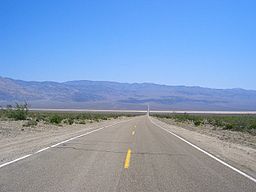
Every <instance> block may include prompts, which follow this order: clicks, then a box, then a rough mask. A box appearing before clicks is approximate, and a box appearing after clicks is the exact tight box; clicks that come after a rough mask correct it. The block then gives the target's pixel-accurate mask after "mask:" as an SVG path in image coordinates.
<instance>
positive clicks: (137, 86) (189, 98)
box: [0, 77, 256, 111]
mask: <svg viewBox="0 0 256 192" xmlns="http://www.w3.org/2000/svg"><path fill="white" fill-rule="evenodd" d="M24 101H26V102H28V103H29V105H30V106H31V107H33V108H80V109H134V110H135V109H146V108H147V104H149V105H150V108H151V109H155V110H244V111H247V110H248V111H249V110H256V91H253V90H244V89H210V88H202V87H187V86H167V85H158V84H152V83H132V84H129V83H117V82H108V81H87V80H81V81H68V82H64V83H58V82H35V81H22V80H14V79H10V78H3V77H0V105H1V106H5V105H6V104H14V103H15V102H18V103H20V102H24Z"/></svg>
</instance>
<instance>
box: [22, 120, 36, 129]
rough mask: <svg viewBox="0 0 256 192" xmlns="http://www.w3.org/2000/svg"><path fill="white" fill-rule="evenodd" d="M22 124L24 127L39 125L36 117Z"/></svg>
mask: <svg viewBox="0 0 256 192" xmlns="http://www.w3.org/2000/svg"><path fill="white" fill-rule="evenodd" d="M22 126H23V127H34V126H37V121H36V120H34V119H30V120H28V121H27V122H25V123H24V124H23V125H22Z"/></svg>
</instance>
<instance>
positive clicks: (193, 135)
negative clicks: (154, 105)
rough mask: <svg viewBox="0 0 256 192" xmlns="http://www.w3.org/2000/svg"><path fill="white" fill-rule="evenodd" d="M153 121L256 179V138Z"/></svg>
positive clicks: (161, 119)
mask: <svg viewBox="0 0 256 192" xmlns="http://www.w3.org/2000/svg"><path fill="white" fill-rule="evenodd" d="M152 120H153V121H154V122H156V123H157V124H159V125H161V126H162V127H164V128H166V129H168V130H170V131H172V132H173V133H175V134H177V135H179V136H181V137H183V138H184V139H186V140H188V141H190V142H191V143H193V144H195V145H197V146H199V147H200V148H202V149H204V150H206V151H208V152H210V153H212V154H214V155H215V156H217V157H218V158H220V159H222V160H224V161H225V162H228V163H230V164H231V165H233V166H235V167H236V168H238V169H240V170H242V171H244V172H246V173H248V174H249V175H251V176H253V177H254V178H256V137H255V136H253V135H250V134H247V133H241V132H234V131H227V130H220V129H216V128H213V127H203V126H200V127H195V126H192V125H190V124H185V123H179V124H177V123H176V122H174V121H173V120H171V119H165V118H159V119H157V118H152Z"/></svg>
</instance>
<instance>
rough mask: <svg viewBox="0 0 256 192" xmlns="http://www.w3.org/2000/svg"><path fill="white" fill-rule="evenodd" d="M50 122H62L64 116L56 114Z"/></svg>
mask: <svg viewBox="0 0 256 192" xmlns="http://www.w3.org/2000/svg"><path fill="white" fill-rule="evenodd" d="M49 121H50V123H52V124H60V123H61V121H62V118H61V116H59V115H57V114H54V115H52V116H51V117H50V119H49Z"/></svg>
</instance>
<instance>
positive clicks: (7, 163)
mask: <svg viewBox="0 0 256 192" xmlns="http://www.w3.org/2000/svg"><path fill="white" fill-rule="evenodd" d="M31 155H32V154H28V155H25V156H23V157H20V158H18V159H15V160H12V161H9V162H6V163H4V164H2V165H0V168H2V167H4V166H6V165H10V164H12V163H15V162H17V161H20V160H22V159H25V158H27V157H29V156H31Z"/></svg>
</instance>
